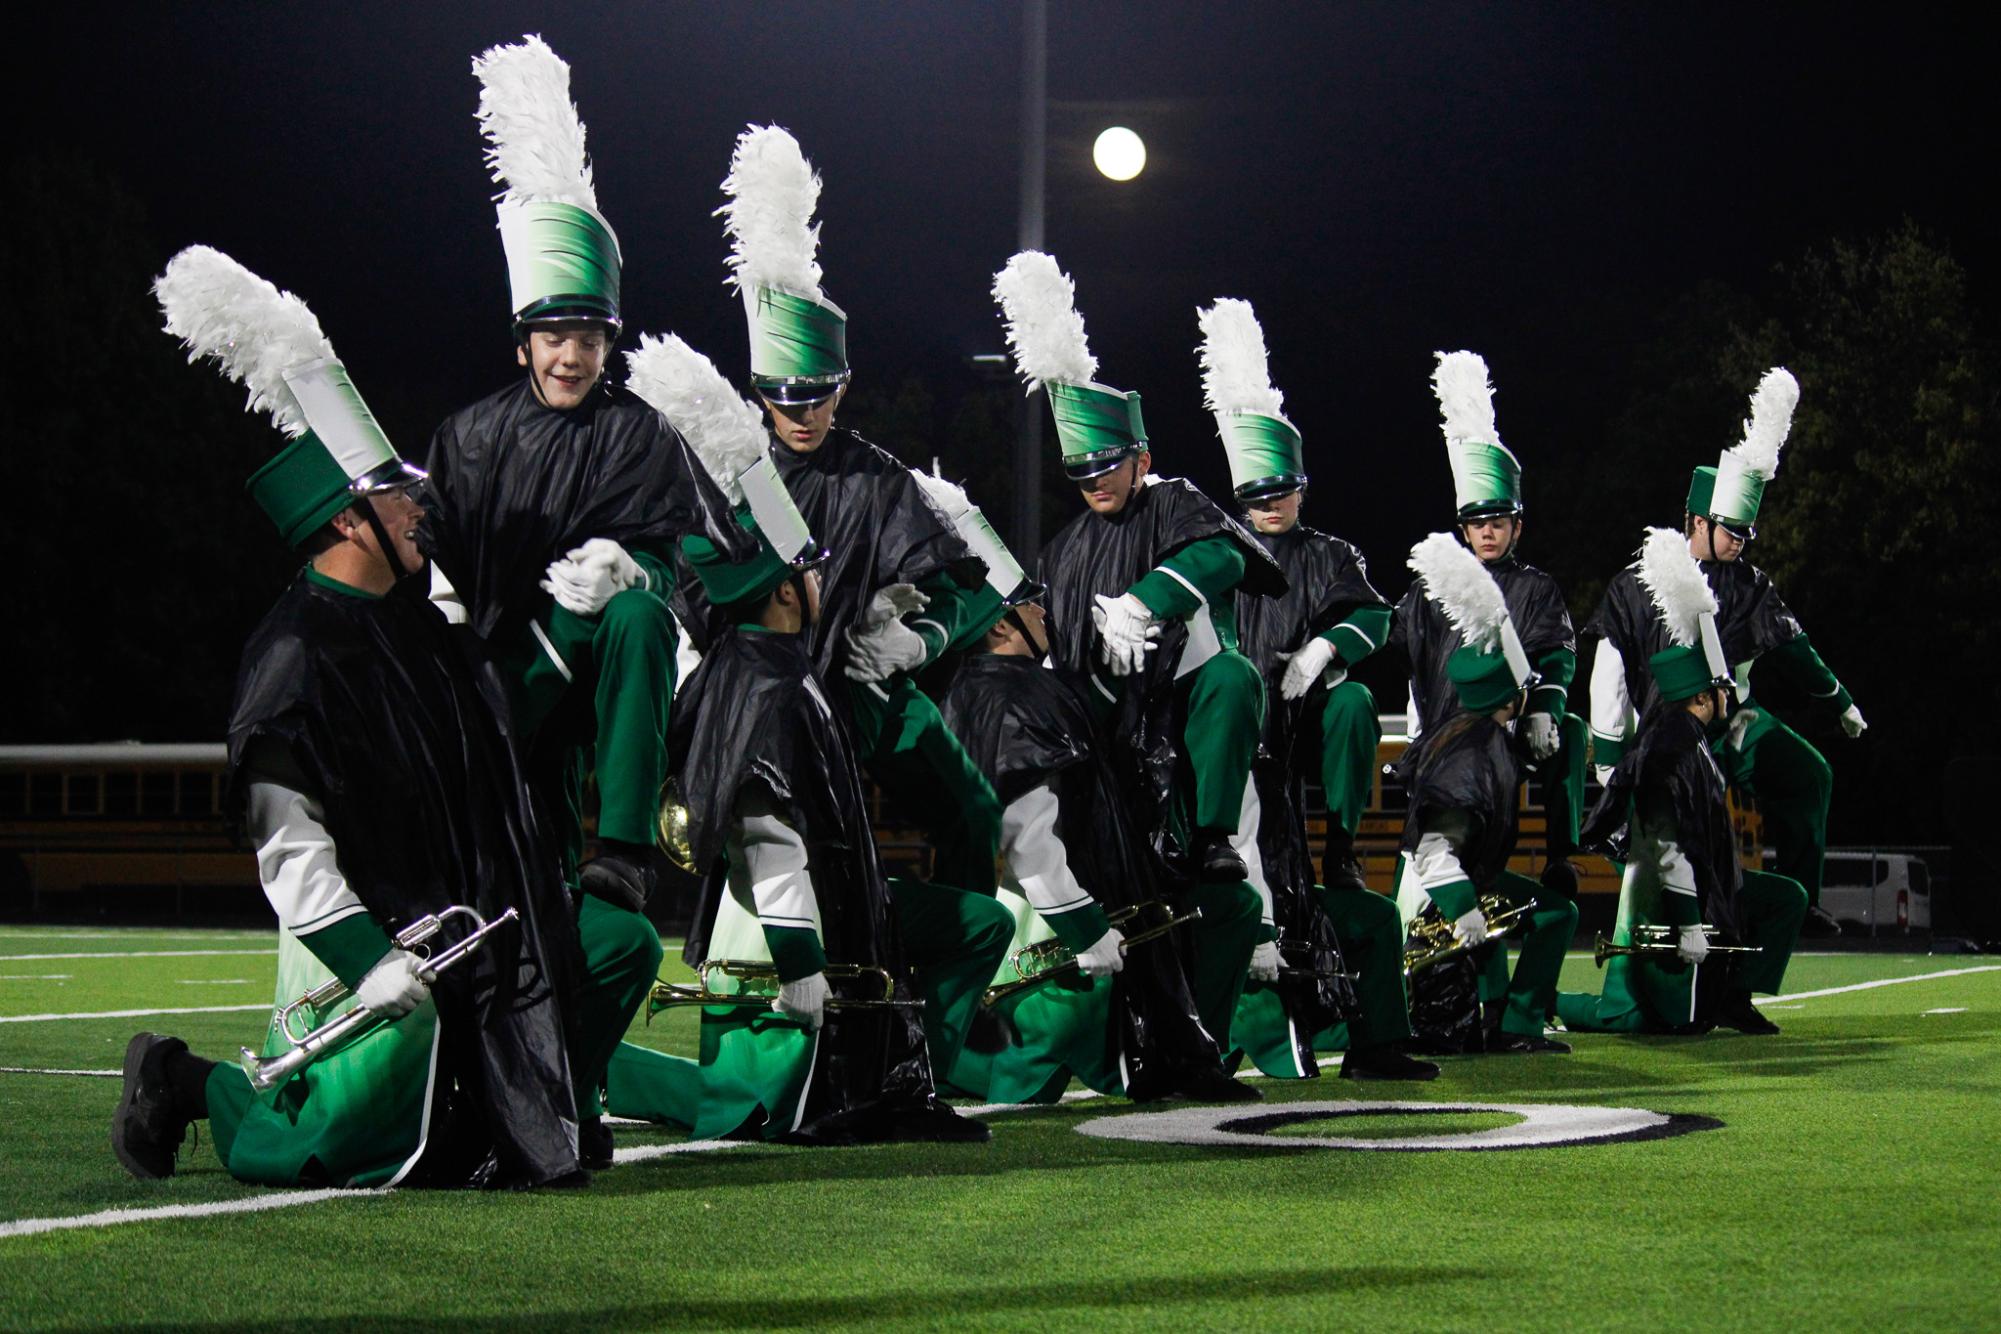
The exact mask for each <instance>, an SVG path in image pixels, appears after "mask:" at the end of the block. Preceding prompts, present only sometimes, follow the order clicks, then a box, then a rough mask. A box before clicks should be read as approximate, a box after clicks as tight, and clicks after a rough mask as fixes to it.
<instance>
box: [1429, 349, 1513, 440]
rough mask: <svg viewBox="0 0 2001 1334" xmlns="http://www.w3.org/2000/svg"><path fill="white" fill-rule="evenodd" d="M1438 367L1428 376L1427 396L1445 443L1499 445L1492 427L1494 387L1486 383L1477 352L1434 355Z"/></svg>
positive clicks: (1484, 368) (1499, 436)
mask: <svg viewBox="0 0 2001 1334" xmlns="http://www.w3.org/2000/svg"><path fill="white" fill-rule="evenodd" d="M1432 355H1433V356H1434V357H1436V358H1438V365H1437V366H1436V367H1435V368H1434V369H1433V370H1432V372H1431V392H1432V393H1434V394H1436V395H1437V396H1438V411H1439V415H1440V417H1441V419H1442V420H1443V423H1444V427H1445V438H1446V439H1447V440H1478V441H1481V442H1483V443H1485V444H1490V445H1498V444H1500V443H1501V433H1500V429H1499V428H1498V427H1496V426H1495V425H1494V386H1493V385H1491V384H1489V383H1488V382H1487V363H1486V361H1485V359H1483V358H1482V357H1481V356H1480V354H1479V353H1478V352H1434V353H1432Z"/></svg>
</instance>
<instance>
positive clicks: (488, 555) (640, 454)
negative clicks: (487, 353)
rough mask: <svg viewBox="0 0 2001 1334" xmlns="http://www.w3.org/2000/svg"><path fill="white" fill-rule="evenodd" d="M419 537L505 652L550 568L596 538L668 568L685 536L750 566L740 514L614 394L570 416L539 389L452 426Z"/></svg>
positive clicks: (635, 408)
mask: <svg viewBox="0 0 2001 1334" xmlns="http://www.w3.org/2000/svg"><path fill="white" fill-rule="evenodd" d="M425 466H426V467H428V468H429V469H430V473H431V484H430V488H429V490H430V496H429V498H428V499H427V500H426V502H425V508H426V511H427V513H426V515H425V518H424V523H423V527H422V528H421V529H420V533H419V535H420V538H421V544H422V546H423V548H424V551H425V554H427V555H428V556H430V557H431V559H433V560H435V561H437V563H438V565H439V567H440V568H441V569H442V570H443V571H444V572H445V577H446V578H448V579H450V580H451V581H452V586H453V587H454V588H455V589H457V590H458V594H459V597H460V598H461V599H463V600H464V602H465V605H466V610H467V612H468V614H469V618H470V621H471V624H472V628H473V630H474V631H475V632H477V633H478V634H479V636H480V637H481V638H482V639H487V640H497V641H504V640H506V639H508V638H509V637H511V636H512V635H513V634H516V633H519V632H521V631H522V630H523V625H524V622H526V621H527V620H528V619H530V618H531V617H533V616H535V615H537V614H539V613H540V612H542V611H543V610H545V609H546V608H547V607H548V606H549V602H550V598H549V595H548V594H547V593H544V592H543V591H542V589H541V587H540V585H541V581H542V577H543V574H544V572H545V571H546V570H547V569H548V566H549V562H550V561H553V560H556V559H558V558H560V557H561V556H563V555H564V554H565V553H567V552H569V551H570V550H572V549H574V548H576V547H579V546H582V545H583V544H584V543H585V542H587V541H589V540H590V539H591V538H594V537H602V538H608V539H610V540H611V541H614V542H617V543H618V544H619V545H620V546H622V547H624V548H625V549H626V550H627V551H628V552H631V553H633V554H635V555H638V554H642V553H643V554H647V555H650V556H652V557H653V558H655V559H658V560H660V561H662V562H668V561H671V560H672V557H673V545H674V543H675V542H676V541H677V540H678V539H679V538H680V537H681V536H682V535H684V534H688V533H700V534H703V535H704V536H706V537H708V538H709V539H710V540H711V541H713V542H715V543H717V544H718V545H719V546H721V547H722V548H723V549H724V550H726V551H731V552H737V553H741V554H744V555H748V554H749V551H750V546H749V541H750V539H749V538H748V536H747V535H746V534H745V533H744V531H743V530H742V529H741V528H739V527H737V525H736V524H735V523H734V522H733V521H732V520H731V518H730V506H729V503H728V502H727V501H726V500H724V499H723V495H722V492H721V491H719V490H718V489H717V488H716V484H715V482H714V481H713V480H711V479H710V477H709V475H708V473H707V472H706V471H704V470H703V468H702V465H701V462H700V460H698V459H697V458H696V457H695V456H694V453H693V452H692V451H691V450H690V449H689V448H688V444H687V442H686V441H685V440H683V439H682V438H681V436H680V434H679V433H678V432H676V431H675V430H674V428H673V427H671V426H669V425H668V424H667V419H666V418H665V417H662V416H661V415H660V414H659V413H658V412H656V411H654V409H653V408H652V406H651V405H649V404H648V403H646V402H645V401H643V400H641V399H639V398H637V397H634V396H633V395H632V394H629V393H627V392H626V391H624V390H623V389H618V388H614V387H612V386H610V385H606V384H604V383H602V382H600V383H599V385H598V387H597V388H595V389H594V390H592V392H591V394H590V396H589V397H588V398H586V399H585V400H584V402H583V404H582V405H581V406H579V407H577V408H575V409H574V410H572V411H569V412H559V411H556V410H555V409H553V408H549V407H545V406H543V404H542V403H541V402H540V400H538V399H537V398H536V396H535V393H534V389H533V387H532V386H531V385H530V384H529V382H528V380H527V378H526V377H525V376H524V377H523V378H522V379H520V380H518V381H516V382H515V383H514V384H513V385H512V386H510V387H509V388H506V389H503V390H501V391H500V392H499V393H497V394H493V395H491V396H489V397H487V398H483V399H481V400H480V401H479V402H477V403H475V404H473V405H472V406H471V407H469V408H465V409H463V410H462V411H460V412H457V413H454V414H453V415H452V416H450V417H448V418H446V419H445V421H444V423H443V424H442V425H441V426H439V427H438V430H437V433H436V434H435V435H434V436H432V438H431V453H430V458H429V460H428V462H427V463H426V465H425Z"/></svg>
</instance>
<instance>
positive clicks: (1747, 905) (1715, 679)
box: [1557, 528, 1806, 1033]
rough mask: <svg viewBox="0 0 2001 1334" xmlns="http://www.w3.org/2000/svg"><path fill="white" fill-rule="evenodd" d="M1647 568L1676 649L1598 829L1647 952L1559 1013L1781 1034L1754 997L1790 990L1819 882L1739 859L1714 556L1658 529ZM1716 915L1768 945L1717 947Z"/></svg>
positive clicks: (1624, 1025)
mask: <svg viewBox="0 0 2001 1334" xmlns="http://www.w3.org/2000/svg"><path fill="white" fill-rule="evenodd" d="M1636 570H1637V577H1638V580H1639V582H1640V584H1641V586H1642V587H1643V588H1645V589H1646V591H1647V593H1648V595H1649V597H1650V599H1651V601H1652V603H1653V606H1654V609H1655V613H1656V616H1657V618H1658V620H1659V622H1660V625H1661V631H1662V636H1663V637H1664V638H1665V639H1666V640H1667V641H1668V647H1666V648H1664V649H1662V650H1661V651H1659V652H1658V653H1655V654H1653V655H1652V656H1651V657H1650V658H1649V659H1648V662H1647V666H1648V671H1649V674H1650V675H1651V677H1652V679H1653V684H1654V687H1655V699H1654V703H1653V705H1652V707H1651V708H1650V709H1649V711H1648V716H1647V718H1646V720H1645V721H1644V722H1643V723H1642V725H1641V727H1640V729H1639V733H1638V737H1637V739H1636V740H1635V741H1634V743H1633V744H1632V746H1631V747H1629V748H1628V750H1627V752H1626V754H1625V755H1624V756H1623V757H1622V758H1621V760H1620V762H1619V764H1618V767H1617V768H1615V769H1614V770H1613V771H1612V773H1611V776H1610V778H1609V779H1608V781H1607V783H1606V787H1605V796H1604V798H1603V799H1602V800H1601V801H1600V802H1599V804H1598V808H1597V810H1596V811H1594V812H1593V813H1592V817H1591V821H1590V825H1589V828H1588V832H1589V834H1590V836H1591V837H1592V839H1594V840H1596V841H1600V842H1604V843H1606V844H1608V845H1609V848H1610V851H1611V852H1612V853H1613V854H1615V856H1616V857H1617V859H1618V860H1621V861H1623V862H1624V865H1625V872H1624V880H1623V883H1622V884H1621V886H1620V892H1619V916H1618V922H1617V925H1616V926H1615V927H1614V930H1613V937H1612V944H1613V946H1614V947H1615V949H1616V950H1619V951H1636V950H1637V951H1640V952H1622V953H1618V954H1616V955H1615V957H1613V958H1612V959H1611V960H1610V961H1609V963H1608V966H1607V967H1606V970H1605V981H1604V986H1603V988H1602V990H1601V991H1600V992H1599V994H1598V995H1595V996H1594V995H1590V994H1588V993H1576V992H1566V993H1564V994H1563V995H1561V996H1559V997H1558V998H1557V1013H1558V1015H1559V1016H1560V1017H1561V1018H1562V1020H1563V1024H1564V1027H1566V1028H1568V1029H1571V1030H1574V1031H1576V1030H1587V1029H1588V1030H1596V1031H1603V1032H1615V1033H1637V1032H1655V1033H1659V1032H1700V1031H1704V1030H1706V1029H1709V1028H1711V1027H1714V1026H1716V1025H1718V1024H1721V1025H1723V1026H1725V1027H1728V1028H1735V1029H1737V1030H1739V1031H1741V1032H1745V1033H1776V1032H1778V1026H1777V1025H1776V1024H1774V1023H1773V1022H1772V1021H1771V1020H1769V1019H1767V1018H1765V1016H1764V1015H1762V1014H1761V1013H1759V1011H1758V1009H1757V1007H1756V1006H1755V1005H1754V1004H1753V1003H1752V1001H1751V993H1752V992H1754V991H1762V992H1766V993H1768V994H1772V995H1776V994H1778V990H1779V986H1780V984H1781V982H1782V981H1783V980H1784V977H1785V971H1786V963H1787V961H1788V960H1789V959H1790V958H1791V955H1792V949H1793V942H1794V939H1795V938H1796V936H1797V935H1798V933H1799V927H1800V922H1801V920H1802V919H1803V918H1804V917H1805V915H1806V891H1805V890H1804V889H1803V888H1801V887H1800V884H1799V882H1798V881H1796V880H1791V879H1788V878H1787V877H1785V876H1777V875H1768V874H1764V873H1762V872H1757V871H1745V870H1743V869H1742V868H1741V866H1740V865H1739V864H1738V860H1737V839H1736V834H1735V832H1734V830H1733V829H1732V828H1731V824H1730V808H1729V803H1728V800H1727V798H1726V796H1725V789H1724V779H1723V772H1722V770H1721V769H1719V768H1718V767H1717V762H1716V757H1715V755H1714V753H1713V752H1712V750H1711V748H1710V746H1711V740H1712V739H1713V738H1714V737H1717V736H1721V735H1722V734H1723V732H1724V731H1725V729H1726V728H1727V727H1728V719H1729V703H1730V691H1731V688H1732V687H1731V677H1730V668H1729V663H1728V661H1727V660H1726V659H1725V657H1724V653H1723V644H1722V639H1721V636H1720V635H1719V634H1718V633H1717V625H1716V612H1717V599H1716V596H1715V594H1714V593H1712V592H1711V591H1710V588H1709V585H1708V583H1707V581H1706V580H1705V579H1704V576H1703V571H1702V568H1701V566H1700V565H1699V564H1698V563H1697V562H1696V560H1695V558H1694V557H1693V556H1691V555H1690V554H1689V552H1688V548H1687V544H1686V541H1685V539H1684V538H1683V537H1682V535H1681V534H1680V533H1677V532H1675V531H1674V530H1673V529H1669V528H1656V529H1653V530H1651V531H1650V532H1649V533H1648V534H1647V538H1646V544H1645V546H1644V547H1643V548H1642V549H1641V553H1640V560H1639V562H1638V565H1637V567H1636ZM1711 924H1713V925H1714V926H1716V927H1718V928H1721V929H1723V930H1725V931H1730V932H1732V933H1734V934H1736V935H1737V936H1739V937H1741V938H1742V939H1743V940H1744V941H1745V942H1746V943H1747V944H1748V945H1749V946H1750V947H1751V948H1752V949H1753V950H1755V953H1749V954H1740V953H1734V952H1733V953H1729V954H1716V953H1714V951H1713V945H1714V942H1712V941H1711V940H1710V939H1709V935H1708V932H1707V931H1706V930H1705V929H1704V927H1705V926H1706V925H1711ZM1670 946H1671V948H1670Z"/></svg>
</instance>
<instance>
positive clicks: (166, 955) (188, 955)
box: [0, 950, 278, 963]
mask: <svg viewBox="0 0 2001 1334" xmlns="http://www.w3.org/2000/svg"><path fill="white" fill-rule="evenodd" d="M277 953H278V951H276V950H126V951H124V952H122V953H118V954H113V953H111V952H109V951H97V952H92V953H86V954H0V963H21V962H23V961H25V960H28V959H194V958H201V957H206V956H210V955H244V956H251V955H261V956H263V957H264V958H267V959H269V958H275V957H276V956H277Z"/></svg>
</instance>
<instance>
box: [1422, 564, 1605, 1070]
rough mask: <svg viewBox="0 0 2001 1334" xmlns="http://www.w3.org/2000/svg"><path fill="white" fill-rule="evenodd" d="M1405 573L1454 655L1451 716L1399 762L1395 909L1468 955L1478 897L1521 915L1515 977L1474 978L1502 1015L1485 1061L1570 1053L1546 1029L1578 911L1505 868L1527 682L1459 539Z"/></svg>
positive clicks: (1511, 842)
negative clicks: (1431, 920) (1423, 918)
mask: <svg viewBox="0 0 2001 1334" xmlns="http://www.w3.org/2000/svg"><path fill="white" fill-rule="evenodd" d="M1410 565H1411V569H1413V570H1415V571H1416V572H1417V575H1418V578H1419V580H1420V582H1421V584H1422V587H1423V595H1424V596H1425V597H1426V598H1428V599H1430V600H1431V601H1432V602H1434V603H1436V604H1437V606H1438V609H1439V611H1440V612H1441V613H1442V614H1443V616H1444V617H1445V619H1447V620H1448V621H1450V622H1451V625H1452V628H1453V631H1454V632H1455V633H1456V634H1457V635H1458V636H1459V637H1460V639H1461V641H1462V644H1461V647H1460V648H1458V649H1456V650H1454V651H1453V654H1452V656H1451V658H1450V659H1449V660H1448V661H1447V663H1446V675H1447V677H1448V679H1449V681H1450V683H1451V687H1452V691H1453V693H1454V695H1455V697H1456V703H1457V706H1458V712H1456V713H1455V714H1454V716H1452V717H1451V718H1449V719H1447V720H1446V721H1445V722H1443V723H1440V724H1437V725H1435V726H1427V727H1426V729H1425V732H1424V735H1423V736H1422V737H1420V738H1419V739H1418V740H1417V741H1416V742H1415V743H1414V744H1413V745H1412V746H1411V748H1410V749H1409V750H1407V751H1405V752H1404V756H1403V758H1402V759H1401V760H1400V761H1398V771H1399V774H1400V776H1401V777H1402V779H1403V782H1404V786H1405V790H1406V791H1407V792H1408V794H1409V803H1410V804H1409V809H1408V812H1407V814H1406V815H1405V817H1404V836H1403V858H1402V860H1401V861H1400V862H1399V864H1398V868H1397V869H1398V875H1397V908H1398V910H1399V911H1400V912H1402V914H1403V916H1404V920H1405V921H1406V922H1409V921H1410V920H1411V919H1412V918H1414V917H1415V916H1416V915H1417V914H1418V913H1420V912H1422V911H1423V910H1424V909H1425V908H1426V907H1431V908H1434V909H1436V910H1437V912H1438V913H1439V915H1440V916H1441V917H1443V918H1444V920H1446V921H1448V922H1450V923H1452V934H1453V936H1454V938H1455V939H1457V940H1458V941H1459V942H1460V943H1461V944H1464V945H1466V946H1468V947H1470V948H1475V949H1477V948H1479V947H1480V946H1482V945H1484V944H1487V943H1488V941H1487V935H1488V921H1487V917H1486V914H1485V912H1483V911H1482V909H1481V907H1480V900H1481V898H1482V897H1483V896H1488V895H1497V896H1499V897H1500V898H1502V899H1505V900H1506V901H1507V902H1508V903H1509V904H1510V905H1512V906H1514V907H1517V908H1520V907H1524V906H1526V907H1527V910H1528V911H1527V914H1526V915H1527V919H1528V920H1527V930H1526V931H1525V932H1522V933H1520V934H1519V935H1518V937H1517V938H1518V939H1519V940H1520V943H1521V949H1520V956H1519V958H1518V959H1517V961H1516V963H1515V967H1514V972H1513V974H1512V976H1509V975H1507V973H1506V963H1505V958H1506V956H1505V955H1504V954H1502V953H1501V952H1500V951H1498V950H1492V951H1490V953H1489V955H1488V960H1487V964H1486V968H1485V970H1484V972H1483V975H1482V978H1481V988H1480V989H1481V996H1482V999H1483V1000H1485V1001H1486V1002H1487V1003H1488V1005H1489V1007H1490V1009H1495V1008H1497V1009H1498V1010H1499V1014H1498V1024H1497V1025H1496V1028H1497V1030H1498V1031H1497V1032H1496V1033H1494V1034H1490V1035H1489V1037H1488V1039H1487V1043H1486V1050H1488V1051H1504V1052H1565V1051H1569V1050H1570V1048H1569V1047H1568V1046H1566V1045H1565V1044H1564V1043H1561V1042H1558V1041H1556V1040H1554V1039H1552V1038H1548V1037H1545V1036H1544V1035H1543V1025H1544V1020H1545V1019H1546V1018H1547V1017H1548V1015H1549V1012H1550V1008H1551V1006H1553V1005H1554V1004H1555V1002H1556V981H1557V975H1558V973H1560V972H1561V971H1562V969H1563V955H1564V951H1565V950H1566V949H1568V948H1569V946H1570V940H1571V937H1572V936H1573V935H1574V934H1575V932H1576V929H1577V905H1576V904H1575V903H1572V902H1570V901H1569V900H1567V899H1562V898H1558V897H1556V896H1555V895H1552V894H1550V893H1549V892H1548V891H1547V890H1541V887H1540V886H1538V885H1537V884H1536V882H1535V881H1533V880H1530V879H1528V878H1527V877H1526V876H1521V875H1516V874H1515V873H1514V872H1512V871H1510V870H1508V869H1507V865H1508V858H1509V857H1510V856H1511V855H1512V854H1513V852H1514V849H1515V799H1516V791H1517V789H1518V787H1519V786H1520V783H1521V769H1520V763H1519V761H1518V760H1517V759H1516V756H1515V738H1514V734H1513V730H1512V726H1511V725H1512V724H1513V722H1514V721H1515V720H1516V719H1517V718H1519V717H1520V716H1521V711H1522V707H1523V701H1524V698H1525V697H1526V696H1527V694H1528V693H1529V691H1530V689H1531V687H1532V685H1533V683H1534V679H1535V676H1534V672H1533V671H1532V670H1531V669H1530V667H1529V662H1528V655H1527V654H1526V653H1524V652H1523V651H1522V646H1521V640H1520V638H1519V637H1518V636H1517V635H1516V634H1515V629H1514V625H1513V623H1512V622H1511V621H1510V620H1509V618H1508V609H1507V604H1506V603H1505V602H1504V601H1503V599H1502V597H1501V592H1500V589H1499V587H1498V586H1497V585H1496V584H1495V583H1494V581H1493V580H1492V579H1491V578H1490V577H1488V574H1487V572H1486V570H1485V569H1484V568H1482V567H1481V564H1480V561H1479V559H1478V558H1477V557H1476V556H1474V555H1473V553H1472V552H1470V551H1468V550H1466V548H1465V547H1463V546H1461V545H1460V544H1459V542H1458V540H1457V539H1456V538H1454V537H1453V536H1452V535H1451V534H1449V533H1433V534H1432V535H1431V536H1430V537H1427V538H1425V539H1424V541H1422V542H1420V543H1418V544H1417V546H1415V547H1413V548H1412V549H1411V558H1410ZM1539 890H1540V891H1541V892H1540V893H1539V892H1538V891H1539ZM1497 974H1498V975H1497Z"/></svg>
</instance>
